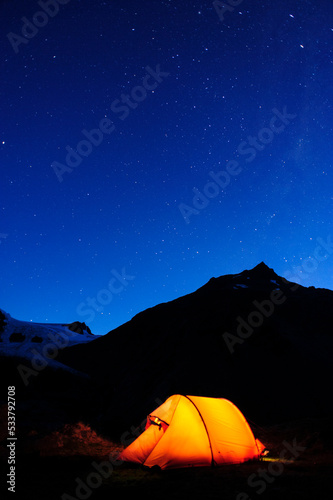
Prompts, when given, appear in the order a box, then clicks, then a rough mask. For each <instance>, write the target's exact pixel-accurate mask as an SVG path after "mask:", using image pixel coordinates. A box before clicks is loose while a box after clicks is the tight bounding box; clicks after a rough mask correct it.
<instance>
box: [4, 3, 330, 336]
mask: <svg viewBox="0 0 333 500" xmlns="http://www.w3.org/2000/svg"><path fill="white" fill-rule="evenodd" d="M224 5H227V6H228V7H226V6H225V7H223V3H222V2H213V1H207V2H202V1H197V0H193V1H192V2H180V1H176V0H168V1H166V0H159V1H157V0H142V1H140V2H138V1H137V0H136V1H134V0H114V1H111V0H110V1H98V0H96V1H94V2H88V1H83V0H61V2H60V0H59V1H55V0H52V1H46V0H41V1H39V2H37V1H30V0H29V1H28V2H23V1H19V0H3V1H2V2H1V5H0V25H1V45H0V50H1V58H0V60H1V83H0V92H1V95H0V97H1V99H0V116H1V125H0V168H1V184H0V193H1V198H0V214H1V217H0V259H1V273H0V307H1V308H2V309H4V310H5V311H7V312H9V313H10V314H11V315H12V316H13V317H15V318H17V319H22V320H29V321H37V322H54V323H66V322H71V321H74V320H79V321H85V322H86V323H87V324H88V325H89V326H90V328H91V330H92V332H93V333H96V334H105V333H107V332H108V331H110V330H111V329H113V328H115V327H117V326H119V325H120V324H122V323H124V322H125V321H128V320H129V319H131V318H132V317H133V316H134V315H135V314H137V313H138V312H140V311H142V310H144V309H146V308H148V307H152V306H154V305H156V304H158V303H161V302H165V301H169V300H173V299H175V298H177V297H179V296H181V295H184V294H186V293H190V292H193V291H194V290H196V289H197V288H199V287H200V286H202V285H203V284H205V283H206V282H207V281H208V280H209V279H210V278H211V277H212V276H215V277H218V276H221V275H223V274H229V273H239V272H241V271H242V270H244V269H250V268H252V267H254V266H255V265H257V264H258V263H259V262H261V261H264V262H265V263H266V264H267V265H268V266H269V267H272V268H273V269H274V270H275V271H276V272H277V273H278V274H279V275H282V276H285V277H286V278H288V279H291V278H292V279H293V281H297V282H299V283H300V284H302V285H304V286H310V285H314V286H316V287H325V288H330V289H333V231H332V207H333V190H332V187H333V172H332V118H333V113H332V76H333V71H332V70H333V64H332V63H333V53H332V47H333V45H332V42H333V3H332V1H331V0H321V1H320V2H318V1H315V0H302V2H300V1H299V0H280V1H279V2H272V1H270V0H264V1H258V0H230V1H229V3H226V2H225V3H224Z"/></svg>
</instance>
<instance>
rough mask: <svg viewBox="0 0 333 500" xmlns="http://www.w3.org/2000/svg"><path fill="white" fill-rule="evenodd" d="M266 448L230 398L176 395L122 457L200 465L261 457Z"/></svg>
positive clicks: (167, 465)
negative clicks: (255, 436)
mask: <svg viewBox="0 0 333 500" xmlns="http://www.w3.org/2000/svg"><path fill="white" fill-rule="evenodd" d="M263 449H264V445H262V443H260V442H259V441H258V440H256V439H255V438H254V436H253V433H252V430H251V428H250V426H249V424H248V423H247V421H246V419H245V417H244V416H243V414H242V413H241V412H240V410H239V409H238V408H237V407H236V406H235V405H234V404H233V403H231V402H230V401H228V400H227V399H222V398H208V397H199V396H182V395H180V394H176V395H173V396H171V397H170V398H168V399H167V400H166V401H165V402H164V403H163V404H162V405H161V406H159V407H158V408H156V410H154V411H153V412H152V413H151V414H150V415H148V417H147V423H146V429H145V431H144V432H143V433H142V434H141V435H140V436H139V437H138V438H137V439H136V440H135V441H133V443H131V444H130V445H129V446H128V447H127V448H125V450H124V451H123V452H122V453H121V454H120V459H122V460H124V461H128V462H136V463H140V464H143V465H146V466H148V467H153V466H155V465H157V466H159V467H160V468H161V469H172V468H179V467H201V466H210V465H222V464H235V463H241V462H245V461H247V460H253V459H257V458H259V457H260V455H261V453H262V451H263Z"/></svg>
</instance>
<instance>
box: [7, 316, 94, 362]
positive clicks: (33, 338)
mask: <svg viewBox="0 0 333 500" xmlns="http://www.w3.org/2000/svg"><path fill="white" fill-rule="evenodd" d="M98 337H100V335H93V334H92V333H91V332H90V329H89V327H87V326H86V325H85V324H84V323H80V322H78V321H76V322H74V323H71V324H58V323H33V322H28V321H20V320H17V319H14V318H12V317H11V316H10V314H8V313H7V312H5V311H3V310H2V309H0V354H2V355H5V356H19V357H22V358H27V359H31V357H32V356H33V355H34V354H35V353H36V352H39V353H44V354H45V353H47V352H48V353H49V355H50V356H49V357H50V358H52V348H53V351H54V352H55V351H56V349H57V350H59V349H63V348H65V347H69V346H72V345H75V344H82V343H88V342H91V341H92V340H94V339H97V338H98Z"/></svg>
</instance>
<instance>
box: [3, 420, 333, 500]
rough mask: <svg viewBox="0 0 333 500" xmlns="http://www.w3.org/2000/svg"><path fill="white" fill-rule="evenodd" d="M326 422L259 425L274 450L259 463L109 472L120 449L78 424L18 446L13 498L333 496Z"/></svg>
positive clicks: (122, 468)
mask: <svg viewBox="0 0 333 500" xmlns="http://www.w3.org/2000/svg"><path fill="white" fill-rule="evenodd" d="M329 424H330V423H329V422H328V421H320V422H319V421H318V422H315V421H303V422H297V423H293V424H285V425H281V426H275V427H272V428H267V429H261V430H260V429H257V434H258V433H261V435H258V437H259V439H261V440H262V441H265V444H266V445H268V447H269V448H270V450H271V452H270V454H269V455H268V456H267V458H266V459H265V460H262V461H259V462H251V463H245V464H241V465H229V466H223V467H218V468H190V469H178V470H170V471H160V470H151V469H146V468H143V467H141V466H133V465H130V464H125V463H123V464H120V465H117V466H114V467H113V470H112V471H111V468H110V458H111V459H112V457H113V456H116V454H117V452H118V451H119V449H121V447H120V446H117V445H116V444H114V443H111V442H110V441H108V440H106V439H104V438H101V437H99V436H97V434H96V433H94V432H93V431H91V429H90V428H88V427H87V426H84V425H83V424H78V425H77V426H76V427H75V428H69V427H68V428H67V429H64V430H63V431H62V432H58V433H53V434H52V435H50V436H48V437H47V438H44V439H43V440H39V439H38V437H37V436H34V435H32V436H31V440H33V439H34V445H33V446H31V442H32V441H31V442H30V445H29V446H28V447H23V446H22V443H21V447H20V446H19V445H18V448H17V469H16V494H15V495H12V498H15V499H21V498H22V499H27V500H30V499H32V500H56V499H57V500H73V499H82V500H86V499H88V498H91V499H92V500H101V499H103V500H104V499H108V500H109V499H112V498H117V497H119V498H122V499H127V498H133V497H134V496H135V495H139V494H141V495H145V497H146V498H148V499H149V498H153V497H158V499H161V500H164V499H167V498H168V499H169V498H176V499H180V498H181V499H184V498H192V499H199V498H200V499H203V500H205V499H217V498H219V499H228V500H229V499H234V500H248V499H261V498H262V499H264V500H267V499H270V500H271V499H272V500H275V499H276V500H277V499H279V500H280V499H283V500H298V499H299V500H301V499H302V500H304V499H306V500H307V499H309V500H310V499H311V500H312V499H313V500H314V499H318V498H321V499H324V498H331V497H332V494H331V488H332V471H333V467H332V466H333V452H332V447H331V435H332V434H331V432H330V426H329ZM286 443H287V444H286ZM283 450H285V451H283ZM290 450H293V451H290ZM2 451H4V450H2ZM110 453H111V454H110ZM282 455H283V458H281V457H282ZM4 458H5V457H4V454H2V462H3V465H4V467H2V464H1V470H2V471H4V470H6V469H7V468H8V465H7V464H6V462H5V460H4ZM2 474H3V472H2ZM2 482H3V478H2ZM9 498H10V497H9Z"/></svg>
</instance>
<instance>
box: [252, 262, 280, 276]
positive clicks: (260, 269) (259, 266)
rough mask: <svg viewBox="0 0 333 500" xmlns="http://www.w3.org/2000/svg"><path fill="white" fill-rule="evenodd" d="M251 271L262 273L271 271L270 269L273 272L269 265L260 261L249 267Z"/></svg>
mask: <svg viewBox="0 0 333 500" xmlns="http://www.w3.org/2000/svg"><path fill="white" fill-rule="evenodd" d="M251 271H255V272H256V273H260V274H263V273H267V272H269V273H271V272H272V271H273V272H274V270H273V269H272V268H270V267H268V266H267V265H266V264H265V262H263V261H262V262H260V264H257V265H256V266H255V267H254V268H253V269H251Z"/></svg>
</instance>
